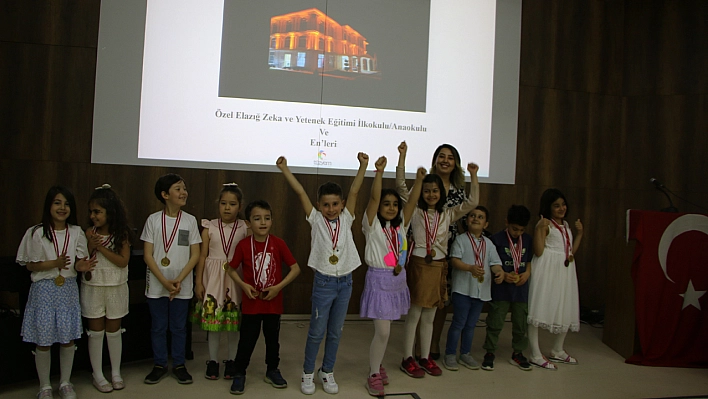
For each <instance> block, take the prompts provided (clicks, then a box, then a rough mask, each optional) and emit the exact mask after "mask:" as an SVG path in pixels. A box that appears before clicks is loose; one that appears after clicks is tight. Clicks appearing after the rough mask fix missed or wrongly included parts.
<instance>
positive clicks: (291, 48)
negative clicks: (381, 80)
mask: <svg viewBox="0 0 708 399" xmlns="http://www.w3.org/2000/svg"><path fill="white" fill-rule="evenodd" d="M368 44H369V43H368V42H367V41H366V38H365V37H364V36H362V35H361V33H359V32H357V31H356V30H355V29H354V28H352V27H351V26H349V25H341V24H339V23H338V22H337V21H335V20H334V19H332V18H330V17H329V16H327V15H326V14H324V13H323V12H322V11H320V10H318V9H316V8H310V9H306V10H302V11H297V12H292V13H289V14H283V15H277V16H274V17H272V18H271V19H270V51H269V53H268V65H269V66H270V68H271V69H276V70H284V71H295V72H302V73H310V74H312V73H317V72H319V73H322V74H324V75H327V76H333V77H341V78H356V77H357V76H368V77H379V76H380V71H379V70H378V68H377V59H376V55H372V54H369V53H368V52H367V49H366V47H367V45H368Z"/></svg>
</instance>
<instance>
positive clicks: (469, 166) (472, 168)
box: [467, 162, 479, 176]
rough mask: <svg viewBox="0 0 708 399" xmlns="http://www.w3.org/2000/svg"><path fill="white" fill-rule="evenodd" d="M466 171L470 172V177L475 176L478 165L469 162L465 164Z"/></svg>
mask: <svg viewBox="0 0 708 399" xmlns="http://www.w3.org/2000/svg"><path fill="white" fill-rule="evenodd" d="M467 171H468V172H470V176H476V175H477V172H478V171H479V165H477V164H476V163H474V162H470V163H468V164H467Z"/></svg>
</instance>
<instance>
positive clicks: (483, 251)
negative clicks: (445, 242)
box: [467, 231, 487, 267]
mask: <svg viewBox="0 0 708 399" xmlns="http://www.w3.org/2000/svg"><path fill="white" fill-rule="evenodd" d="M467 238H469V239H470V244H472V250H473V251H474V257H475V258H476V259H477V264H478V265H480V266H482V267H484V259H485V258H486V257H487V243H486V241H485V240H484V237H480V239H479V245H477V242H476V238H475V237H474V236H473V235H472V234H470V232H469V231H468V232H467Z"/></svg>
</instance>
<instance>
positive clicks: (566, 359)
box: [548, 352, 578, 366]
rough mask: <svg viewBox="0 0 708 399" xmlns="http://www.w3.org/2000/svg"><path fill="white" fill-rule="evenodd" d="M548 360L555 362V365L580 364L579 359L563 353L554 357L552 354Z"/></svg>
mask: <svg viewBox="0 0 708 399" xmlns="http://www.w3.org/2000/svg"><path fill="white" fill-rule="evenodd" d="M548 360H550V361H552V362H554V363H563V364H570V365H573V366H575V365H577V364H578V359H576V358H574V357H572V356H570V355H569V354H567V353H565V352H563V353H561V354H559V355H554V354H552V353H551V356H548Z"/></svg>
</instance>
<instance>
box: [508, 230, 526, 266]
mask: <svg viewBox="0 0 708 399" xmlns="http://www.w3.org/2000/svg"><path fill="white" fill-rule="evenodd" d="M506 238H507V240H509V250H510V252H511V258H512V259H513V260H514V273H516V274H519V267H521V249H522V247H523V241H522V240H521V235H519V238H517V239H516V246H514V241H513V240H512V239H511V236H510V235H509V232H508V231H507V232H506Z"/></svg>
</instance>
